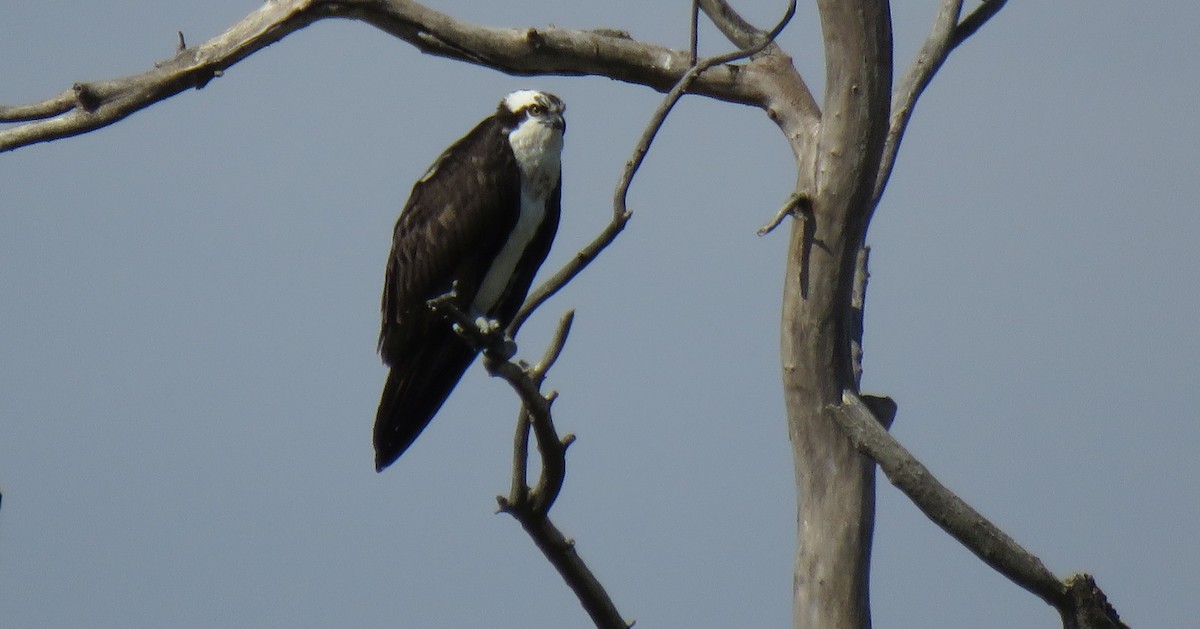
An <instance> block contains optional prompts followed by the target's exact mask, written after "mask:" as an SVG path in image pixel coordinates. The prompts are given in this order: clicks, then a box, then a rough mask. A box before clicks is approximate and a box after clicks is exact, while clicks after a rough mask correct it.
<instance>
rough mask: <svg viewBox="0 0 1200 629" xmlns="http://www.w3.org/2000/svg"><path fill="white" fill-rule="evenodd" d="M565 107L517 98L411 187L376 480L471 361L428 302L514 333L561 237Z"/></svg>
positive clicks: (387, 284)
mask: <svg viewBox="0 0 1200 629" xmlns="http://www.w3.org/2000/svg"><path fill="white" fill-rule="evenodd" d="M563 109H564V106H563V102H562V101H561V100H559V99H558V97H557V96H554V95H553V94H548V93H546V92H536V91H531V90H522V91H518V92H513V93H512V94H509V95H508V96H506V97H504V99H503V100H501V101H500V105H499V107H497V108H496V113H494V114H492V115H491V116H488V117H487V118H484V119H483V121H482V122H480V123H479V124H478V125H476V126H475V128H474V129H472V130H471V131H470V132H469V133H467V135H466V136H464V137H463V138H462V139H461V140H459V141H457V142H455V143H454V144H453V145H451V146H450V148H448V149H446V152H444V153H442V155H441V157H439V158H437V160H436V161H435V162H434V163H433V165H432V166H430V167H429V170H428V171H426V172H425V174H424V175H423V176H422V177H421V178H420V179H419V180H418V181H417V183H416V184H415V185H413V189H412V193H411V194H410V195H409V197H408V203H406V204H405V205H404V210H403V211H402V212H401V213H400V218H399V220H397V221H396V228H395V231H394V232H393V235H392V252H391V254H390V255H389V256H388V263H387V274H386V278H385V280H384V286H383V306H382V310H383V326H382V330H381V331H380V333H379V353H380V355H381V356H382V357H383V362H384V363H385V364H387V365H388V366H389V367H390V370H389V371H388V376H387V382H386V383H385V384H384V386H383V396H382V399H380V401H379V410H378V412H377V413H376V415H375V470H376V471H382V470H383V468H385V467H387V466H388V465H391V464H392V463H393V462H394V461H395V460H396V459H397V458H399V457H400V455H401V454H403V453H404V451H405V450H406V449H408V447H409V446H410V445H412V442H413V440H414V439H416V438H417V435H419V434H421V431H422V430H424V429H425V426H426V425H428V424H429V420H431V419H433V416H434V414H435V413H437V411H438V409H439V408H441V406H442V403H443V402H445V401H446V398H447V397H448V396H449V395H450V391H451V390H452V389H454V385H456V384H457V383H458V381H459V379H460V378H462V375H463V372H465V371H466V370H467V367H469V366H470V365H471V362H472V361H474V360H475V354H476V352H475V350H474V349H472V348H471V347H470V345H468V344H467V342H466V341H465V340H464V339H463V338H461V337H460V336H459V335H458V334H457V333H456V332H455V331H454V329H453V327H452V325H451V323H450V322H449V321H448V320H446V319H445V318H444V317H443V316H441V315H437V314H434V313H433V312H432V311H431V310H430V309H429V307H428V306H426V303H425V302H426V301H428V300H430V299H433V298H435V297H439V296H441V295H444V294H446V293H448V292H450V290H451V289H452V288H453V289H454V291H455V293H456V295H457V297H456V298H455V304H456V305H457V306H458V307H459V308H460V309H462V310H463V312H466V313H467V314H469V315H470V316H471V317H472V318H476V317H483V318H486V319H487V320H489V321H492V322H495V323H498V324H499V325H501V326H507V325H508V323H509V322H511V321H512V318H513V317H514V316H515V315H516V313H517V310H518V309H519V308H520V307H521V303H522V302H523V301H524V300H525V295H526V294H527V293H528V292H529V286H530V284H531V283H532V282H533V276H534V274H535V273H536V272H537V269H538V267H539V266H541V264H542V261H543V260H545V259H546V253H547V252H548V251H549V250H550V241H551V240H553V239H554V233H555V231H556V230H557V229H558V215H559V203H560V197H561V193H562V182H561V168H560V162H559V158H560V155H561V154H562V143H563V132H564V131H565V130H566V123H565V122H564V121H563Z"/></svg>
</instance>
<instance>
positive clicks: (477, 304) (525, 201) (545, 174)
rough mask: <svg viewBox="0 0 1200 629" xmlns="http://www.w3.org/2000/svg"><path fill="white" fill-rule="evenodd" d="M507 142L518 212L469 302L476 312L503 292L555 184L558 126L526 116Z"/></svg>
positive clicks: (559, 140)
mask: <svg viewBox="0 0 1200 629" xmlns="http://www.w3.org/2000/svg"><path fill="white" fill-rule="evenodd" d="M508 142H509V144H510V145H511V146H512V149H513V155H515V156H516V158H517V165H518V166H519V167H520V169H521V215H520V217H519V218H518V219H517V224H516V226H515V227H513V230H512V233H511V234H509V237H508V241H507V242H506V243H504V247H503V248H501V249H500V255H498V256H496V260H495V261H494V262H492V266H491V268H490V269H488V272H487V275H485V276H484V278H483V282H482V283H481V284H480V285H479V292H478V293H476V294H475V300H474V301H473V302H471V308H472V309H473V310H474V311H475V312H476V313H479V314H486V313H489V312H491V310H492V309H493V308H495V307H496V305H497V304H498V303H499V301H500V298H501V297H502V296H503V295H504V292H505V289H506V288H508V285H509V283H510V282H511V281H512V277H513V273H514V272H515V271H516V268H517V263H518V262H519V261H520V260H521V257H522V256H523V255H524V254H525V250H526V249H527V248H529V244H530V243H531V242H532V241H533V238H534V236H535V235H537V231H538V227H540V226H541V224H542V221H543V220H545V218H546V201H547V200H548V199H549V197H550V195H551V194H553V193H554V188H555V187H556V186H557V185H558V173H559V168H560V158H561V155H562V131H561V130H559V129H555V128H553V127H551V126H549V125H545V124H541V122H540V121H538V120H537V119H526V120H525V121H524V122H522V123H521V124H520V125H519V126H518V127H517V128H516V129H514V130H513V131H512V132H511V133H509V134H508Z"/></svg>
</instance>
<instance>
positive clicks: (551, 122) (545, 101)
mask: <svg viewBox="0 0 1200 629" xmlns="http://www.w3.org/2000/svg"><path fill="white" fill-rule="evenodd" d="M566 108H567V106H566V105H564V104H563V102H562V100H561V99H560V98H559V97H557V96H555V95H554V94H551V93H549V92H538V91H535V90H519V91H516V92H513V93H512V94H509V95H508V96H505V97H504V99H503V100H501V101H500V106H499V107H498V108H497V110H496V114H497V115H498V116H500V117H501V118H503V119H504V120H505V122H506V123H508V124H507V125H506V126H508V127H509V128H510V129H512V128H516V127H518V126H521V125H522V124H523V123H525V122H526V121H532V122H535V123H538V124H541V125H545V126H547V127H550V128H552V129H557V130H558V131H559V132H565V131H566V130H567V123H566V120H565V119H564V118H563V111H565V110H566Z"/></svg>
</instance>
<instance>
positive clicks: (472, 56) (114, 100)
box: [0, 0, 765, 152]
mask: <svg viewBox="0 0 1200 629" xmlns="http://www.w3.org/2000/svg"><path fill="white" fill-rule="evenodd" d="M326 18H351V19H358V20H362V21H364V22H367V23H370V24H372V25H374V26H376V27H378V28H380V29H382V30H384V31H387V32H389V33H391V34H393V35H395V36H397V37H399V38H401V39H403V40H405V41H407V42H409V43H410V44H412V45H413V46H415V47H417V48H418V49H419V50H421V51H423V52H426V53H429V54H434V55H439V56H444V57H449V58H452V59H458V60H462V61H467V62H469V63H474V64H479V65H485V66H488V67H491V68H495V69H497V70H500V71H502V72H508V73H510V74H519V75H531V74H563V75H581V74H596V75H601V76H607V77H610V78H614V79H617V80H621V81H627V82H631V83H637V84H642V85H647V86H650V87H653V88H654V89H658V90H661V91H666V90H668V89H670V88H671V87H672V86H673V85H675V84H677V83H678V82H679V80H680V78H681V77H682V75H683V74H684V72H686V71H687V69H688V68H689V67H690V63H689V58H688V57H689V53H688V52H687V51H682V50H672V49H670V48H665V47H662V46H656V45H653V44H647V43H643V42H637V41H634V40H632V39H630V38H629V37H628V36H627V35H623V34H621V33H619V32H614V31H611V30H594V31H580V30H569V29H559V28H553V27H547V28H542V29H537V28H525V29H505V28H492V27H486V26H477V25H474V24H469V23H467V22H463V21H460V20H456V19H454V18H452V17H450V16H448V15H445V14H443V13H439V12H437V11H434V10H432V9H429V8H427V7H425V6H422V5H421V4H418V3H416V2H410V1H408V0H275V1H273V2H266V3H264V4H263V5H262V6H261V7H259V8H258V9H257V10H256V11H254V12H253V13H251V14H250V15H248V16H246V17H245V18H243V19H242V20H241V21H240V22H238V23H237V24H234V25H233V26H231V27H230V28H229V29H228V30H226V31H225V32H224V33H222V34H221V35H218V36H217V37H215V38H213V39H211V40H209V41H207V42H205V43H203V44H201V45H200V46H198V47H195V48H187V49H184V50H183V51H181V52H179V53H178V54H176V55H175V56H174V57H173V58H171V59H169V60H167V61H164V62H162V63H159V64H157V65H156V67H155V68H154V69H152V70H149V71H146V72H143V73H141V74H135V75H130V76H126V77H121V78H117V79H110V80H102V81H87V82H80V83H77V84H75V86H74V87H73V88H72V89H70V90H66V91H64V92H61V93H59V94H57V95H55V96H53V97H51V98H49V99H47V100H45V101H42V102H38V103H32V104H28V105H18V106H0V122H25V123H26V124H22V125H18V126H15V127H11V128H8V129H4V130H3V131H0V152H4V151H10V150H13V149H15V148H18V147H21V146H26V145H29V144H35V143H38V142H47V141H50V140H56V139H60V138H66V137H70V136H73V135H78V134H80V133H86V132H88V131H92V130H95V129H98V128H101V127H104V126H107V125H111V124H113V123H115V122H117V121H119V120H122V119H124V118H125V117H127V116H129V115H130V114H132V113H134V112H136V111H139V110H141V109H144V108H146V107H148V106H150V105H152V104H154V103H156V102H159V101H161V100H165V99H167V98H170V97H171V96H174V95H176V94H178V93H180V92H183V91H185V90H188V89H192V88H196V89H199V88H202V87H204V86H205V85H207V84H208V82H209V81H211V80H212V79H213V78H215V77H219V76H222V75H223V73H224V72H225V71H226V70H227V69H228V68H230V67H232V66H233V65H234V64H236V63H237V62H239V61H241V60H242V59H244V58H246V57H247V56H249V55H251V54H253V53H254V52H256V51H258V50H261V49H262V48H265V47H267V46H269V45H271V44H273V43H275V42H277V41H279V40H280V39H283V38H284V37H286V36H287V35H288V34H290V33H292V32H295V31H297V30H299V29H301V28H304V27H305V26H307V25H309V24H311V23H312V22H315V21H317V20H321V19H326ZM750 70H752V69H747V68H732V67H721V68H716V67H714V68H712V69H711V70H710V71H708V72H705V73H704V75H703V76H702V77H698V78H697V79H695V80H694V85H693V86H692V91H693V92H694V93H697V94H701V95H705V96H711V97H713V98H718V99H722V100H727V101H731V102H737V103H744V104H753V105H757V106H764V107H765V95H764V94H763V93H761V92H760V91H759V90H758V89H757V87H756V85H757V82H756V81H755V80H754V74H755V73H754V72H753V71H750Z"/></svg>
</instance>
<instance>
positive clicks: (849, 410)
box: [830, 390, 1123, 629]
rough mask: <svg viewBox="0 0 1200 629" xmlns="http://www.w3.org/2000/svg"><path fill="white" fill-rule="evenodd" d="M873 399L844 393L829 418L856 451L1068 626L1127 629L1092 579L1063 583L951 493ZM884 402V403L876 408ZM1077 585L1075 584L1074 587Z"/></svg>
mask: <svg viewBox="0 0 1200 629" xmlns="http://www.w3.org/2000/svg"><path fill="white" fill-rule="evenodd" d="M873 400H875V401H876V403H875V406H876V409H872V408H869V405H868V403H867V402H868V401H870V400H868V399H867V398H860V397H859V396H858V395H856V394H855V393H854V392H852V391H850V390H845V391H843V392H842V403H841V404H839V405H836V406H833V407H831V408H830V411H831V413H830V415H831V416H832V417H833V418H834V420H835V421H837V423H838V425H839V426H840V427H841V428H842V430H844V431H845V432H846V434H847V435H848V436H849V437H850V440H851V441H852V442H853V443H854V445H855V447H856V448H858V449H859V450H860V451H861V452H863V453H864V454H866V455H868V456H870V457H871V458H872V459H875V461H876V462H877V463H878V464H879V467H880V468H881V469H882V470H883V472H884V474H886V475H887V477H888V480H889V481H891V483H892V484H893V485H895V486H896V488H897V489H899V490H900V491H902V492H904V494H905V495H906V496H908V497H909V499H910V500H912V502H913V504H915V505H916V506H917V508H918V509H920V510H921V512H922V513H924V514H925V515H926V516H927V517H928V518H929V519H930V520H932V521H933V522H934V523H935V524H937V525H938V526H940V527H941V528H942V530H944V531H946V532H947V533H949V534H950V536H951V537H953V538H954V539H956V540H958V541H959V543H961V544H962V545H963V546H966V547H967V549H968V550H970V551H971V552H972V553H974V554H975V555H976V556H977V557H979V558H980V559H982V560H983V561H984V563H986V564H988V565H989V566H991V567H992V568H993V569H995V570H996V571H997V572H999V573H1000V574H1002V575H1004V576H1005V577H1007V578H1008V579H1009V580H1011V581H1012V582H1013V583H1016V584H1017V585H1019V586H1021V587H1022V588H1024V589H1026V590H1028V591H1029V592H1031V593H1033V594H1034V595H1036V596H1037V597H1038V598H1040V599H1042V600H1043V601H1046V603H1048V604H1050V605H1051V606H1053V607H1054V608H1055V609H1057V610H1058V611H1059V613H1060V614H1061V615H1062V617H1063V626H1064V627H1066V628H1068V629H1071V628H1074V627H1081V628H1082V627H1121V626H1123V624H1120V620H1119V619H1118V618H1117V615H1116V611H1115V610H1112V608H1111V606H1109V605H1108V603H1107V600H1106V599H1105V598H1104V594H1103V592H1101V591H1100V589H1099V588H1097V587H1096V586H1095V582H1093V581H1091V580H1090V579H1091V577H1087V576H1086V575H1085V576H1084V577H1083V578H1084V579H1086V580H1087V581H1088V583H1089V584H1090V585H1089V586H1087V587H1086V588H1083V587H1081V586H1080V585H1078V584H1077V583H1075V584H1073V585H1071V586H1069V585H1068V584H1066V583H1063V582H1062V581H1059V580H1058V578H1057V577H1055V576H1054V574H1053V573H1052V572H1050V570H1049V569H1048V568H1046V566H1045V565H1044V564H1043V563H1042V561H1041V560H1040V559H1038V558H1037V557H1036V556H1035V555H1033V553H1030V552H1029V551H1028V550H1025V548H1023V547H1022V546H1021V545H1020V544H1018V543H1017V542H1016V541H1015V540H1013V539H1012V538H1011V537H1009V536H1008V534H1006V533H1005V532H1004V531H1002V530H1000V528H999V527H997V526H996V525H995V524H993V523H992V522H991V521H990V520H988V519H987V518H986V517H984V516H983V515H982V514H981V513H979V512H978V511H976V510H975V509H974V508H972V507H971V505H969V504H967V503H966V502H965V501H964V500H963V499H962V498H959V497H958V496H957V495H955V494H954V492H952V491H950V490H949V489H947V488H946V486H945V485H943V484H942V483H941V482H940V481H939V480H938V479H937V478H936V477H935V476H934V475H933V474H932V473H931V472H930V471H929V470H928V469H927V468H926V467H925V466H924V465H922V464H921V462H920V461H918V460H917V459H916V457H914V456H913V455H912V454H911V453H910V452H909V451H908V450H906V449H905V448H904V446H903V445H901V444H900V442H898V441H896V440H895V439H894V438H893V437H892V436H891V434H889V433H888V431H887V429H886V428H885V426H884V425H883V424H882V423H881V422H880V421H879V420H880V419H882V418H881V417H880V415H881V413H880V411H879V410H877V409H878V408H879V407H880V406H883V405H885V404H886V405H887V406H890V409H891V413H892V414H894V412H895V404H894V403H893V402H891V400H887V399H886V398H873ZM880 400H883V401H885V404H880V403H878V401H880ZM1077 580H1078V579H1077V578H1076V579H1072V581H1073V582H1074V581H1077ZM1082 609H1086V610H1088V611H1087V612H1086V615H1087V616H1089V617H1091V616H1095V615H1096V610H1102V609H1107V610H1108V613H1105V614H1102V615H1101V616H1103V618H1106V619H1108V620H1110V621H1112V622H1114V623H1116V624H1105V623H1104V622H1101V624H1096V622H1098V621H1097V620H1095V619H1093V620H1088V621H1086V622H1084V623H1083V624H1079V623H1080V616H1081V614H1080V610H1082Z"/></svg>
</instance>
